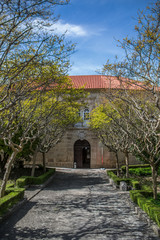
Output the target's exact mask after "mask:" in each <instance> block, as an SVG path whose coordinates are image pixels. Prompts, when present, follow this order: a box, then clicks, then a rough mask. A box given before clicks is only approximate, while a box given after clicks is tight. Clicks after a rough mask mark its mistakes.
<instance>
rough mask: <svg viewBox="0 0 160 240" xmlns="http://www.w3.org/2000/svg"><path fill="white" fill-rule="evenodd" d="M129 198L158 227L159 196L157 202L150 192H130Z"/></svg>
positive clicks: (159, 220) (159, 213)
mask: <svg viewBox="0 0 160 240" xmlns="http://www.w3.org/2000/svg"><path fill="white" fill-rule="evenodd" d="M130 197H131V199H132V201H133V202H135V203H136V204H138V206H139V207H140V208H141V209H142V210H144V211H145V212H146V213H147V214H148V216H149V217H150V218H151V219H153V220H154V221H155V222H156V223H157V225H158V226H159V227H160V196H159V200H154V199H153V194H152V192H151V191H144V190H132V191H130Z"/></svg>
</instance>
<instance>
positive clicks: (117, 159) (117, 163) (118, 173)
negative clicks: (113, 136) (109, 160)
mask: <svg viewBox="0 0 160 240" xmlns="http://www.w3.org/2000/svg"><path fill="white" fill-rule="evenodd" d="M115 155H116V170H117V177H119V176H120V170H119V158H118V153H117V152H116V153H115Z"/></svg>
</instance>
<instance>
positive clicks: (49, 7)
mask: <svg viewBox="0 0 160 240" xmlns="http://www.w3.org/2000/svg"><path fill="white" fill-rule="evenodd" d="M67 3H68V1H67V0H65V1H60V0H44V1H41V0H13V1H9V0H2V1H1V3H0V71H1V77H0V123H1V124H0V137H1V139H2V140H3V141H4V143H5V145H6V146H8V147H9V148H10V149H11V150H12V151H11V154H10V156H9V159H8V164H7V169H6V172H5V175H4V180H3V183H2V188H1V196H3V195H4V191H5V186H6V181H7V179H8V176H9V173H10V170H11V165H12V163H13V162H14V159H15V158H16V156H17V154H19V153H20V152H21V151H22V150H23V148H24V145H25V144H26V143H27V142H28V141H29V140H33V139H35V135H36V134H35V132H36V130H37V124H38V122H39V119H40V118H41V113H40V112H39V114H35V112H36V109H39V107H40V106H42V93H43V92H45V91H46V90H48V88H49V87H50V86H51V84H53V83H54V84H56V85H57V86H58V85H61V86H62V82H63V81H62V76H64V75H66V73H67V70H68V67H69V61H68V56H69V55H70V54H71V52H72V51H73V48H74V46H73V45H72V44H70V43H67V42H65V36H64V35H62V36H57V35H56V34H50V33H46V32H45V31H44V30H45V27H46V25H47V24H50V23H53V24H54V23H55V21H56V20H57V18H56V16H55V15H54V14H53V13H54V7H55V6H56V5H63V4H67ZM48 18H49V21H48V22H47V19H48ZM57 89H58V87H57ZM60 96H61V94H60V92H59V96H58V95H57V97H58V98H60Z"/></svg>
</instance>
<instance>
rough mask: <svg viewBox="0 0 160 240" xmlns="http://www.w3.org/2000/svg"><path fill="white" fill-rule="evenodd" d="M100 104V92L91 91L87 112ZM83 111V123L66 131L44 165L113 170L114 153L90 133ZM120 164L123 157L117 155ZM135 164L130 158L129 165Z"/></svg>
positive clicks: (40, 159)
mask: <svg viewBox="0 0 160 240" xmlns="http://www.w3.org/2000/svg"><path fill="white" fill-rule="evenodd" d="M100 102H101V95H100V91H98V90H94V91H93V90H92V91H90V94H89V96H88V100H87V106H88V108H87V110H89V112H91V111H92V110H93V108H95V106H96V105H97V104H99V103H100ZM84 114H85V109H82V111H81V112H80V115H81V116H82V118H83V119H84V121H83V123H77V124H76V125H75V126H74V127H72V128H70V129H68V130H67V132H66V134H65V136H64V137H63V139H62V140H61V141H60V142H59V143H58V144H57V145H56V146H55V147H54V148H52V149H51V150H50V151H49V152H48V153H47V154H46V165H47V166H50V167H66V168H73V167H76V168H115V166H116V159H115V156H114V153H112V152H109V151H108V149H107V148H106V147H105V146H104V145H103V144H102V143H101V142H100V141H99V139H98V138H97V137H96V136H95V135H94V133H93V132H92V131H90V129H89V126H88V121H87V120H86V119H85V117H84ZM119 158H120V164H121V165H122V164H124V155H123V154H122V153H119ZM38 162H39V163H41V162H42V156H41V154H38ZM133 163H136V162H135V159H134V158H133V157H132V156H131V157H130V164H133Z"/></svg>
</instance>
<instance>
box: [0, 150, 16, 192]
mask: <svg viewBox="0 0 160 240" xmlns="http://www.w3.org/2000/svg"><path fill="white" fill-rule="evenodd" d="M18 152H19V151H14V152H13V153H12V154H11V156H10V157H9V159H8V163H7V168H6V171H5V174H4V177H3V181H2V186H1V190H0V197H4V194H5V190H6V185H7V181H8V178H9V175H10V172H11V168H12V164H13V162H14V159H15V158H16V156H17V154H18Z"/></svg>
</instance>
